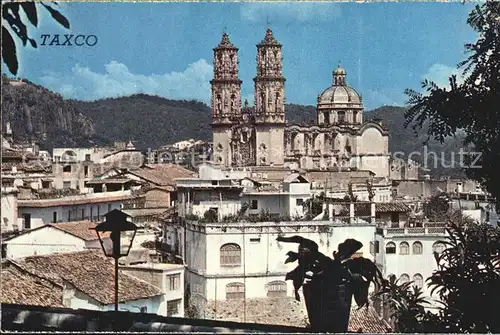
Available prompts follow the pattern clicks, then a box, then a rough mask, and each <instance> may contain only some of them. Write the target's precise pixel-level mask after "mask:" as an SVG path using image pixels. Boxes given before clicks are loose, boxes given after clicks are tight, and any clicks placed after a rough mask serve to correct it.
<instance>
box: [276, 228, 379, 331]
mask: <svg viewBox="0 0 500 335" xmlns="http://www.w3.org/2000/svg"><path fill="white" fill-rule="evenodd" d="M276 240H277V241H279V242H285V243H298V244H299V248H298V252H294V251H289V252H288V253H287V255H288V258H287V259H286V260H285V263H291V262H295V261H297V262H298V265H297V267H296V268H295V269H294V270H292V271H290V272H289V273H287V274H286V277H285V280H292V281H293V286H294V289H295V299H297V300H299V301H300V295H299V293H298V290H299V289H300V288H301V287H302V291H303V295H304V299H305V304H306V309H307V314H308V317H309V324H310V325H311V328H312V330H313V331H314V332H329V333H345V332H347V328H348V325H349V314H350V310H351V300H352V297H353V296H354V299H355V301H356V304H357V305H358V306H359V308H361V307H363V306H366V307H367V306H368V304H369V302H368V288H369V286H370V283H371V282H374V283H375V285H376V286H378V287H380V285H381V284H382V281H383V278H382V273H381V272H380V270H379V269H378V268H377V266H376V265H375V264H374V263H373V262H372V261H371V260H369V259H367V258H363V257H357V258H351V256H352V255H353V254H354V253H355V252H356V251H358V250H359V249H361V248H362V247H363V244H362V243H361V242H359V241H357V240H355V239H347V240H345V241H344V242H343V243H340V244H339V246H338V251H335V252H334V253H333V258H330V257H328V256H326V255H324V254H322V253H321V252H319V251H318V245H317V244H316V242H314V241H312V240H309V239H307V238H303V237H301V236H297V235H296V236H291V237H285V236H278V238H277V239H276Z"/></svg>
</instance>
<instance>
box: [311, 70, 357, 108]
mask: <svg viewBox="0 0 500 335" xmlns="http://www.w3.org/2000/svg"><path fill="white" fill-rule="evenodd" d="M318 103H320V104H322V103H324V104H331V103H352V104H361V96H360V95H359V94H358V92H356V90H355V89H354V88H352V87H350V86H348V85H347V83H346V71H345V70H344V69H343V68H342V67H340V65H339V66H338V67H337V68H336V69H335V70H334V71H333V85H332V86H330V87H328V88H327V89H326V90H324V91H323V93H321V94H320V95H319V96H318Z"/></svg>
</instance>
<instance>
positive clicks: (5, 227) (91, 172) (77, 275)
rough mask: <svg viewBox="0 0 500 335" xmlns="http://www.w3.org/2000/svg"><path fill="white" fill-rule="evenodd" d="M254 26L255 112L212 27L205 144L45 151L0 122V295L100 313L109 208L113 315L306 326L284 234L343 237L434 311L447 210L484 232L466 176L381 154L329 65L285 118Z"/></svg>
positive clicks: (270, 46)
mask: <svg viewBox="0 0 500 335" xmlns="http://www.w3.org/2000/svg"><path fill="white" fill-rule="evenodd" d="M262 35H263V36H262V40H261V41H260V42H259V43H258V44H257V50H256V54H257V58H256V76H255V78H253V81H254V101H255V104H254V106H249V104H248V102H247V101H245V100H242V93H241V83H242V80H241V78H240V74H239V68H238V66H239V60H238V51H239V49H238V46H237V45H236V44H233V42H232V41H231V39H230V36H229V35H228V34H227V33H226V32H224V33H223V35H222V37H221V39H220V43H219V44H218V45H216V46H215V47H214V49H213V64H214V68H213V78H212V80H211V81H210V84H211V92H212V96H211V101H212V103H211V108H212V124H211V127H212V134H213V137H212V140H211V141H208V142H207V141H203V140H199V139H185V140H183V141H179V142H176V143H169V144H165V145H164V146H163V147H160V148H157V149H155V150H152V151H151V150H150V151H148V152H144V151H142V150H139V149H136V147H135V144H134V143H133V141H128V140H126V141H124V142H117V143H114V144H113V145H110V146H109V147H86V148H83V147H82V148H78V147H72V148H71V147H68V148H64V147H55V148H53V149H52V150H50V151H48V150H45V149H44V148H40V147H39V145H38V144H37V143H20V142H18V141H16V134H15V132H13V130H12V129H11V126H10V124H9V123H8V122H7V123H6V124H3V125H2V127H3V129H2V149H1V150H2V157H1V161H2V168H1V177H2V193H1V206H2V207H1V213H2V222H1V225H2V229H1V235H2V236H1V250H2V254H1V255H2V267H1V276H2V294H1V303H2V304H21V305H27V306H41V307H49V308H69V309H74V310H78V309H84V310H92V311H111V310H113V308H114V303H115V300H114V299H115V296H114V293H115V291H114V290H115V281H114V280H115V278H114V273H113V262H112V259H111V258H108V257H106V255H105V253H104V252H103V248H104V244H106V243H111V239H112V237H111V236H110V235H109V234H108V235H103V236H98V234H97V230H95V229H96V227H97V225H98V224H99V223H102V222H105V221H106V220H108V219H110V218H111V217H113V215H117V214H116V213H118V212H119V213H122V214H124V215H125V216H126V217H127V220H128V221H130V222H132V223H133V224H135V225H136V227H137V231H136V233H135V235H134V238H133V240H132V244H131V245H130V249H129V252H128V254H127V255H126V257H122V258H120V260H119V264H118V267H119V277H118V279H116V280H117V282H118V284H119V285H118V287H119V289H118V297H119V302H118V304H119V305H118V308H119V310H120V311H127V312H130V313H149V314H156V315H159V316H165V317H178V318H185V319H188V318H189V319H201V320H216V321H232V322H239V323H257V324H269V325H283V326H291V327H306V326H307V321H305V320H307V312H306V306H305V303H304V295H303V292H302V289H299V290H298V294H299V296H300V297H301V298H300V301H299V300H298V299H296V294H295V289H296V288H295V287H294V283H293V282H292V281H290V280H287V279H286V276H287V273H289V272H290V271H291V270H293V268H294V267H293V266H292V264H286V263H285V257H286V255H287V251H289V249H288V246H287V245H286V244H284V243H283V242H280V238H283V237H285V238H286V237H292V236H300V237H303V238H307V239H309V240H312V241H314V242H315V243H316V244H317V245H318V247H319V251H320V252H322V253H323V254H324V255H327V256H330V257H331V256H332V254H333V255H334V254H335V251H336V250H337V248H338V246H339V244H340V243H342V242H344V241H345V240H346V239H349V238H355V239H356V240H358V241H359V242H361V243H362V247H361V249H360V250H358V251H357V252H356V253H354V255H352V258H366V259H369V260H371V261H372V262H373V263H375V265H376V267H377V269H378V270H379V271H380V272H381V273H382V275H383V277H384V278H390V277H391V276H395V278H397V279H398V280H399V283H407V282H412V283H413V284H414V285H415V286H417V287H418V288H421V289H422V292H423V294H424V295H425V296H426V297H428V298H429V301H430V304H429V305H428V306H427V307H426V309H427V310H429V311H430V312H433V311H437V308H438V306H439V302H440V300H439V299H440V298H439V296H438V294H437V293H435V292H431V289H430V288H429V287H428V286H427V284H426V279H427V278H428V277H430V276H431V275H432V273H433V272H434V271H435V270H436V269H437V265H436V261H435V255H436V254H440V253H442V252H443V251H444V250H445V249H446V245H445V243H444V241H445V240H446V236H447V234H448V233H447V230H446V228H447V226H448V224H449V217H451V216H453V215H458V216H461V217H468V218H469V219H471V220H474V221H476V222H477V223H480V224H485V225H492V226H495V227H496V226H498V224H499V221H498V214H497V212H496V209H495V199H494V198H493V197H492V196H491V195H490V194H489V193H488V192H486V191H485V190H484V189H483V188H482V187H481V185H480V184H479V183H478V182H475V181H473V180H470V179H466V178H460V179H456V178H450V177H440V178H439V179H436V178H435V177H433V176H432V175H431V174H430V173H429V172H428V171H427V170H424V169H422V168H421V166H420V165H419V163H417V162H416V161H413V160H411V159H406V158H404V157H403V158H401V157H394V156H393V155H391V153H390V152H389V131H388V129H387V128H385V126H384V124H383V123H382V122H381V120H378V119H372V118H370V116H369V115H367V114H366V113H365V112H364V105H363V98H362V96H361V92H358V91H357V89H356V88H355V87H352V86H350V82H349V69H348V68H343V67H342V66H341V65H340V64H339V65H338V66H336V67H333V68H331V65H330V64H324V66H325V71H332V78H331V82H325V83H324V87H325V88H324V90H323V91H322V92H318V94H317V97H315V99H316V101H317V105H316V111H317V119H316V120H314V122H311V123H309V124H307V125H306V124H290V123H288V121H287V116H286V115H285V108H284V104H285V96H286V91H285V77H284V75H283V63H282V59H283V58H282V57H286V55H283V54H282V45H281V44H280V42H279V41H278V39H277V38H276V37H275V35H274V33H273V31H272V30H271V29H270V28H268V29H267V30H266V31H264V32H263V34H262ZM244 79H245V80H249V79H250V78H244ZM13 85H15V84H13ZM375 289H376V288H375V286H374V285H373V284H372V285H371V286H370V292H374V291H375ZM360 307H363V306H357V305H356V303H355V302H354V301H353V303H352V306H351V312H350V319H349V328H348V329H349V331H350V332H369V333H384V332H392V331H393V330H394V322H393V320H392V318H391V314H392V311H391V310H390V308H389V305H388V304H387V303H386V302H384V301H382V300H377V299H374V298H373V299H370V304H369V305H368V307H363V308H360ZM284 311H286V313H285V312H284ZM207 327H208V326H207Z"/></svg>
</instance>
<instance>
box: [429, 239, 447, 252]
mask: <svg viewBox="0 0 500 335" xmlns="http://www.w3.org/2000/svg"><path fill="white" fill-rule="evenodd" d="M444 249H445V245H444V243H443V242H439V241H438V242H436V243H434V244H433V245H432V251H433V252H437V253H438V254H441V253H442V252H443V251H444Z"/></svg>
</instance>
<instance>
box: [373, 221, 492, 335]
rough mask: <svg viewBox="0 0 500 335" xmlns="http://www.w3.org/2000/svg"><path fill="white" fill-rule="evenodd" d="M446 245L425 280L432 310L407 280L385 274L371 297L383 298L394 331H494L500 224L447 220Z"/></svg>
mask: <svg viewBox="0 0 500 335" xmlns="http://www.w3.org/2000/svg"><path fill="white" fill-rule="evenodd" d="M447 231H448V234H449V236H448V237H447V239H446V241H444V242H443V243H444V244H445V245H446V249H445V250H444V251H443V252H442V253H441V254H440V255H438V254H437V253H435V254H434V256H435V259H436V262H437V266H438V269H437V270H436V271H434V273H433V274H432V276H431V277H429V278H428V279H427V285H428V286H429V288H430V289H431V294H434V293H435V294H436V296H437V297H438V298H439V300H440V306H439V307H438V313H437V314H433V313H431V312H428V311H425V309H424V307H426V306H427V307H428V302H427V301H426V300H425V299H424V298H423V296H422V291H421V289H419V288H417V287H416V286H413V287H412V282H409V283H403V284H399V283H398V282H397V281H396V280H395V278H390V280H389V281H388V282H386V283H385V284H384V287H383V288H382V289H381V290H380V291H379V292H377V293H376V296H378V297H382V298H385V301H386V302H387V303H388V304H389V307H390V309H391V311H392V315H391V317H392V318H393V320H394V321H395V324H396V329H395V330H396V331H397V332H446V333H464V332H467V333H487V332H492V333H498V332H500V318H499V317H498V311H499V310H500V300H499V299H498V296H500V228H498V227H493V226H490V225H486V224H475V223H471V222H465V223H463V224H451V226H450V227H449V228H447Z"/></svg>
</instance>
